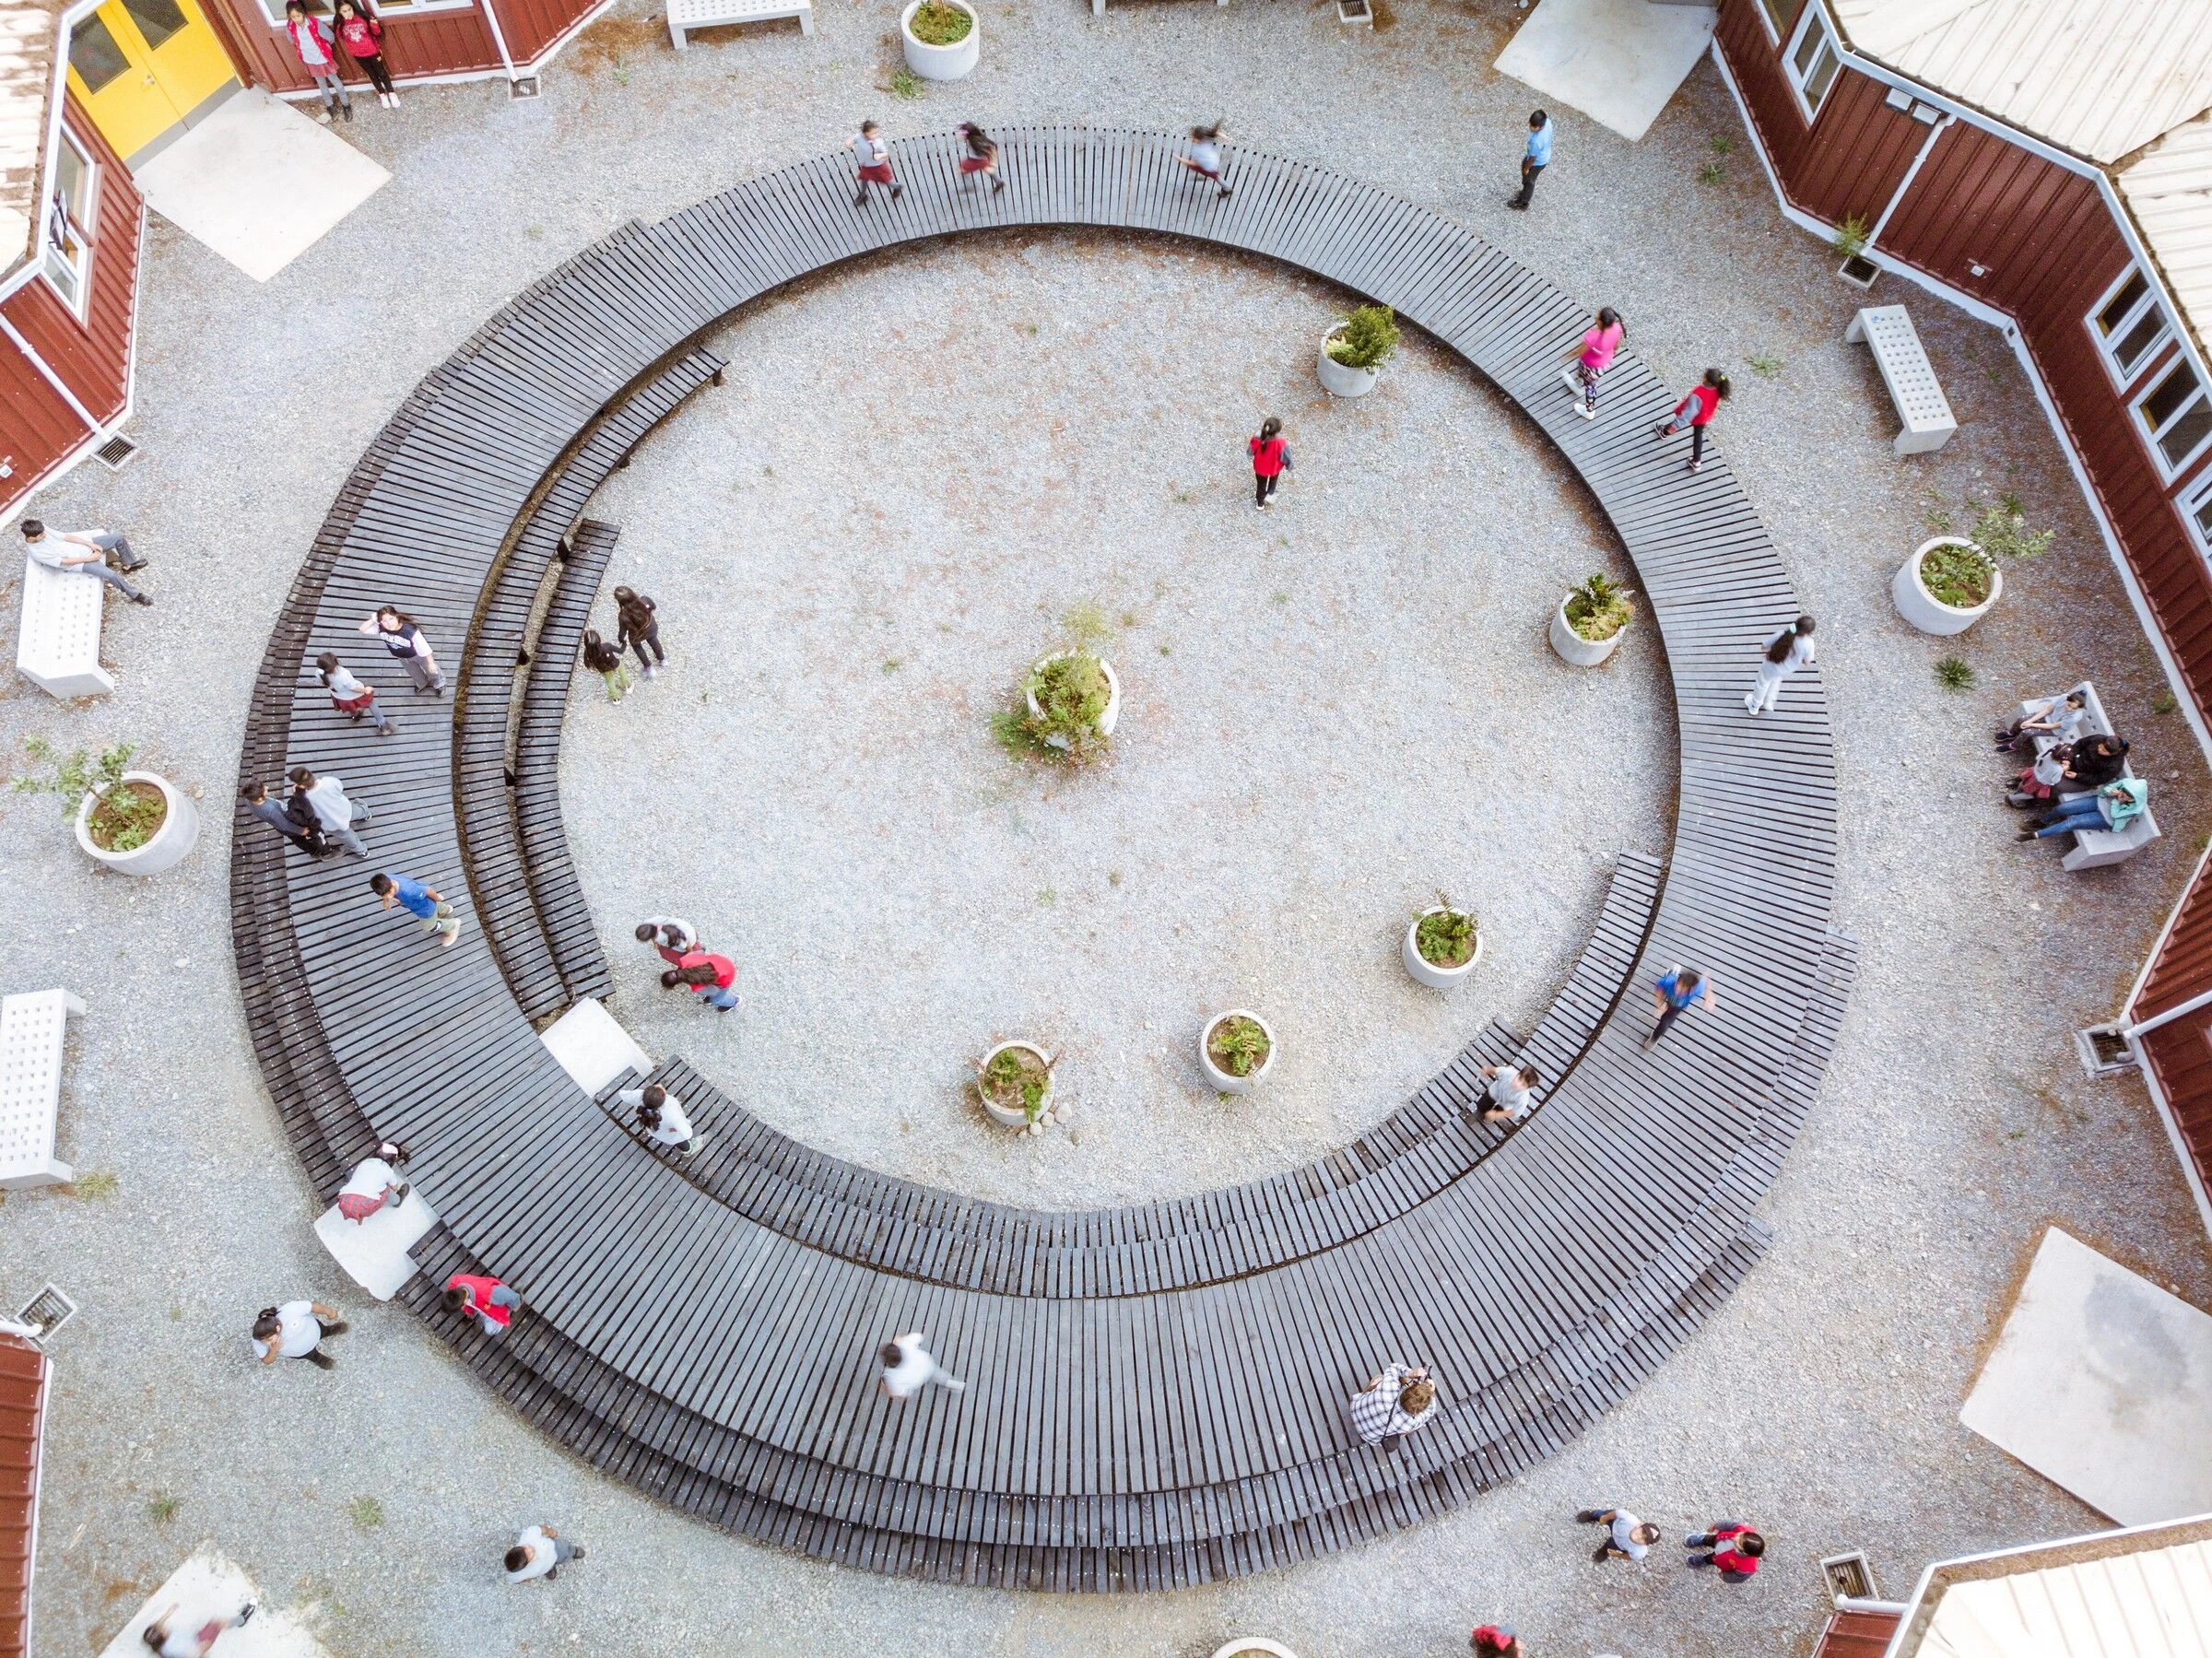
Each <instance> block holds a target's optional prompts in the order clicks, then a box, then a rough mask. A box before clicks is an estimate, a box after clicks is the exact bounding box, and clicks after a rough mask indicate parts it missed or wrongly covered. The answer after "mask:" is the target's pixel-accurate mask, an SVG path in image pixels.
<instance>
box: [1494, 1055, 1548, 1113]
mask: <svg viewBox="0 0 2212 1658" xmlns="http://www.w3.org/2000/svg"><path fill="white" fill-rule="evenodd" d="M1482 1075H1483V1076H1484V1077H1485V1078H1486V1079H1487V1080H1488V1083H1489V1085H1490V1086H1489V1087H1488V1088H1485V1089H1484V1090H1483V1099H1484V1101H1485V1103H1484V1105H1483V1108H1482V1120H1483V1121H1484V1122H1485V1123H1520V1122H1523V1121H1524V1120H1525V1119H1526V1118H1527V1116H1528V1113H1529V1111H1531V1110H1533V1109H1534V1107H1535V1093H1536V1084H1538V1083H1540V1082H1542V1081H1543V1080H1544V1074H1543V1073H1542V1072H1541V1071H1539V1070H1537V1069H1536V1067H1535V1065H1533V1064H1524V1065H1522V1067H1521V1068H1520V1069H1519V1070H1518V1071H1516V1070H1513V1069H1512V1067H1511V1066H1508V1065H1485V1066H1483V1067H1482Z"/></svg>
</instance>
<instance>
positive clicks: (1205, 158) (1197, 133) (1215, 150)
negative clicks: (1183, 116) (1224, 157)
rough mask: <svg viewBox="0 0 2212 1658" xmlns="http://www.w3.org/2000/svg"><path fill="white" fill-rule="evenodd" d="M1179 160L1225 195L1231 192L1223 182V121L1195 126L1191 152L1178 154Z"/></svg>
mask: <svg viewBox="0 0 2212 1658" xmlns="http://www.w3.org/2000/svg"><path fill="white" fill-rule="evenodd" d="M1176 159H1177V160H1179V161H1181V162H1182V164H1183V165H1184V166H1185V167H1187V168H1189V169H1190V170H1191V171H1193V172H1194V173H1196V174H1197V175H1198V176H1199V177H1200V178H1202V179H1204V180H1205V181H1206V182H1207V183H1209V184H1211V185H1212V186H1213V187H1214V188H1215V189H1216V190H1218V191H1219V192H1220V193H1221V194H1222V195H1223V196H1227V195H1228V194H1230V189H1229V186H1228V185H1227V184H1224V183H1223V182H1221V123H1219V122H1218V121H1217V122H1216V123H1214V124H1213V125H1211V126H1194V127H1193V128H1192V129H1191V153H1190V154H1189V155H1187V156H1178V157H1177V158H1176Z"/></svg>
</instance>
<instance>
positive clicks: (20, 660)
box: [16, 559, 115, 697]
mask: <svg viewBox="0 0 2212 1658" xmlns="http://www.w3.org/2000/svg"><path fill="white" fill-rule="evenodd" d="M107 590H108V584H107V583H106V582H101V581H100V580H98V579H96V578H94V577H92V576H80V575H76V574H75V573H73V572H71V571H69V570H55V569H53V567H52V566H51V565H45V564H41V563H40V562H39V561H38V560H37V559H24V561H23V615H22V620H21V624H20V629H19V631H18V633H17V635H16V668H17V671H18V672H19V673H20V674H21V675H22V676H23V677H24V678H26V679H29V680H30V681H31V682H32V683H33V684H36V685H41V686H43V687H44V688H46V689H47V690H49V691H51V692H53V694H54V695H55V696H57V697H96V696H99V695H100V694H101V693H102V692H104V691H112V690H113V689H114V688H115V680H114V677H113V676H112V675H111V674H109V672H108V671H107V669H105V668H103V667H101V666H100V600H101V597H102V595H104V594H106V592H107Z"/></svg>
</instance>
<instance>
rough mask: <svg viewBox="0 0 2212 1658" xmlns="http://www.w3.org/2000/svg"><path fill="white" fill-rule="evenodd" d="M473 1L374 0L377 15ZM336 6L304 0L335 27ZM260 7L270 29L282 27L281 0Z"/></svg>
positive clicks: (452, 7) (326, 0) (286, 44)
mask: <svg viewBox="0 0 2212 1658" xmlns="http://www.w3.org/2000/svg"><path fill="white" fill-rule="evenodd" d="M476 4H477V0H374V5H375V6H376V15H377V16H378V17H380V18H393V17H401V18H412V17H414V16H416V15H418V13H421V12H432V11H457V10H460V9H463V8H465V7H467V6H475V5H476ZM336 9H337V0H307V12H308V16H310V17H311V18H322V19H323V21H324V22H325V23H328V24H330V25H331V27H332V28H334V29H335V28H336V27H337V24H336V21H335V18H333V17H332V16H331V14H332V13H333V12H335V10H336ZM261 10H262V15H263V16H265V17H266V18H268V20H269V24H270V26H271V27H272V28H275V29H282V28H283V27H284V0H261ZM390 42H391V37H390V36H389V35H387V36H386V37H385V44H386V46H387V48H389V46H390ZM281 44H282V45H283V48H284V50H285V51H287V52H289V51H290V50H291V49H292V43H291V42H290V41H283V42H281Z"/></svg>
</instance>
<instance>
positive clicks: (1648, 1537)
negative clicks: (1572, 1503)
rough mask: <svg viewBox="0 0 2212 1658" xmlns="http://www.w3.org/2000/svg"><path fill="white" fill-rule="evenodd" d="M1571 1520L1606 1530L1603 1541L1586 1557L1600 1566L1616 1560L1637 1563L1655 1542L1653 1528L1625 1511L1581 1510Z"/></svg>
mask: <svg viewBox="0 0 2212 1658" xmlns="http://www.w3.org/2000/svg"><path fill="white" fill-rule="evenodd" d="M1575 1519H1576V1520H1578V1521H1579V1522H1581V1523H1583V1524H1584V1525H1602V1526H1604V1527H1605V1528H1606V1540H1605V1541H1604V1542H1603V1543H1600V1544H1599V1545H1598V1546H1597V1551H1596V1552H1595V1553H1594V1554H1593V1555H1592V1556H1591V1557H1590V1558H1592V1559H1594V1560H1595V1561H1596V1562H1597V1563H1598V1564H1599V1565H1601V1566H1602V1565H1604V1564H1605V1563H1606V1561H1607V1560H1610V1559H1613V1558H1620V1559H1623V1560H1641V1559H1642V1558H1643V1557H1644V1556H1646V1555H1648V1554H1650V1553H1651V1552H1652V1545H1653V1544H1654V1543H1656V1542H1658V1541H1659V1528H1658V1527H1657V1526H1655V1525H1653V1523H1651V1522H1650V1521H1648V1520H1639V1519H1637V1518H1636V1516H1635V1515H1633V1514H1631V1513H1630V1512H1629V1511H1628V1510H1626V1509H1584V1510H1583V1511H1582V1512H1581V1513H1579V1514H1577V1515H1575Z"/></svg>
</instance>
